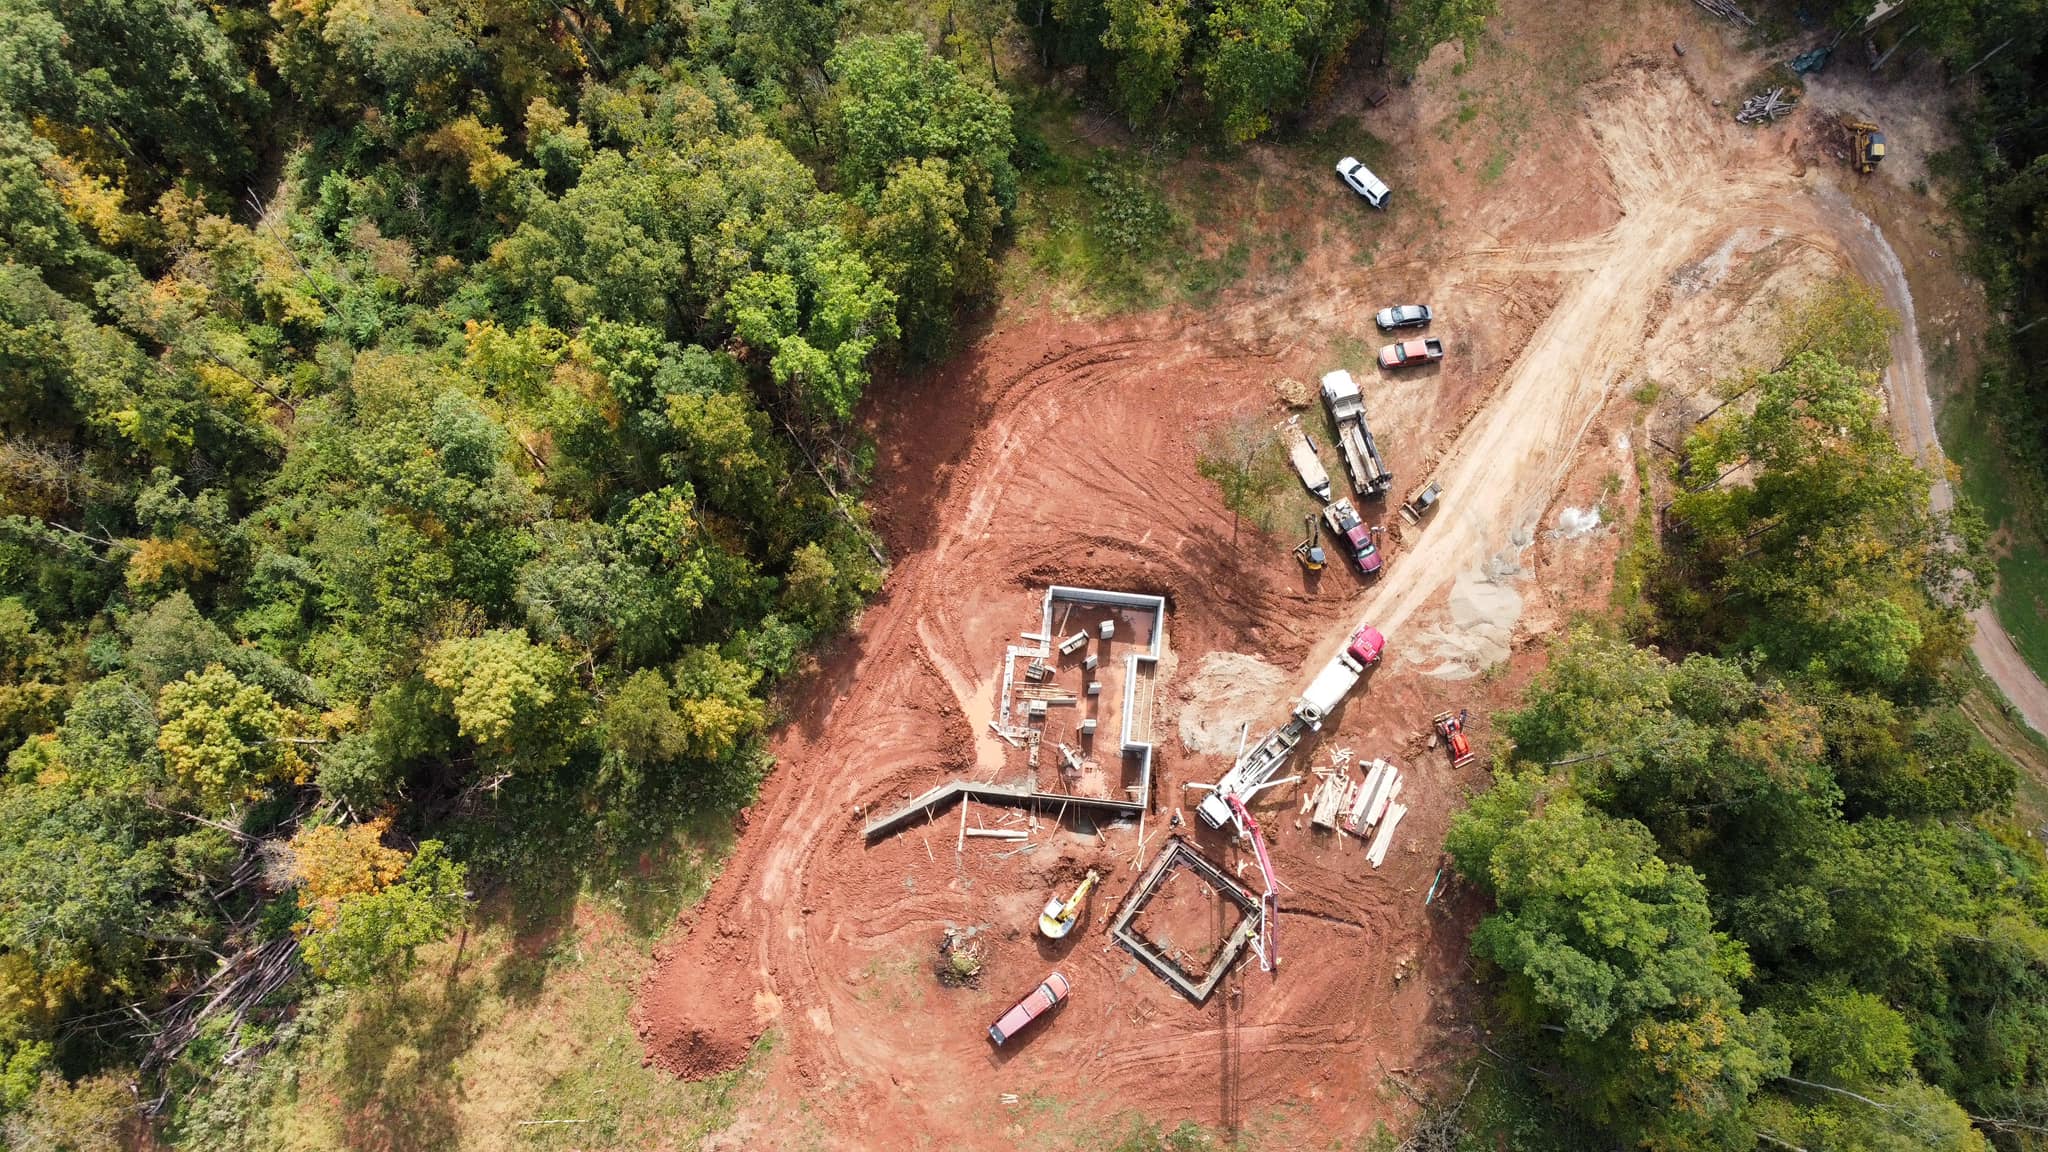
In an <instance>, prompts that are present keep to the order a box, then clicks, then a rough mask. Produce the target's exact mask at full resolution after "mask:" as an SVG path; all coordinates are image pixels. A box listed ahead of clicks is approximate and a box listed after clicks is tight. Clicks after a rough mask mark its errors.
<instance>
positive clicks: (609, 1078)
mask: <svg viewBox="0 0 2048 1152" xmlns="http://www.w3.org/2000/svg"><path fill="white" fill-rule="evenodd" d="M729 841H730V832H729V831H728V830H727V829H726V827H725V826H724V824H723V822H722V821H720V822H712V823H708V824H705V825H700V826H698V827H696V828H692V829H688V830H685V831H683V832H679V833H677V834H676V835H675V836H674V837H673V838H672V840H671V843H670V846H669V848H668V849H667V850H665V851H662V852H658V853H653V854H650V855H649V856H648V857H645V858H643V859H642V860H641V861H640V863H639V866H638V867H637V868H636V869H633V870H632V872H631V874H629V875H626V876H623V877H611V878H608V879H606V880H603V881H593V880H586V881H585V882H584V883H583V884H582V885H580V886H579V887H577V888H576V889H575V890H573V891H565V892H559V893H556V894H552V895H550V896H546V897H543V898H541V899H539V900H538V901H536V900H535V897H534V894H533V893H532V892H526V891H520V892H504V893H498V894H494V895H491V896H488V897H486V898H485V899H484V900H483V901H481V903H480V904H479V906H478V909H477V912H476V914H475V916H474V917H473V920H472V923H471V924H470V926H469V927H468V929H467V930H466V931H465V932H464V933H462V934H461V936H460V937H459V938H457V939H452V940H448V941H445V942H442V943H440V944H437V945H434V946H432V947H430V948H427V949H425V950H423V951H422V953H421V956H420V962H419V964H418V966H417V967H416V968H415V969H414V970H413V971H412V972H411V974H410V975H409V976H408V977H407V978H405V979H402V980H397V981H394V982H392V983H390V984H388V985H383V986H377V987H371V988H365V989H360V990H356V991H352V992H345V993H344V992H329V993H325V994H323V995H321V996H319V997H316V998H315V999H314V1000H312V1001H310V1002H309V1003H308V1004H307V1005H306V1007H305V1009H304V1011H303V1012H302V1013H301V1015H300V1020H299V1022H298V1024H297V1025H296V1026H295V1027H294V1028H293V1029H292V1030H291V1032H292V1033H293V1034H294V1035H293V1036H292V1038H291V1039H289V1041H288V1042H287V1043H284V1044H282V1045H281V1046H280V1047H279V1048H277V1049H275V1050H273V1051H272V1052H271V1054H270V1055H269V1056H268V1057H267V1058H266V1059H265V1060H264V1061H263V1062H262V1064H261V1066H259V1067H258V1068H256V1069H253V1070H251V1071H250V1072H249V1074H248V1075H246V1076H244V1077H238V1078H234V1079H231V1080H229V1081H227V1082H225V1083H223V1084H221V1085H219V1086H218V1087H217V1088H216V1090H215V1091H214V1092H212V1093H210V1094H207V1095H205V1096H204V1097H202V1098H201V1099H199V1100H197V1101H196V1102H195V1103H194V1104H193V1105H192V1106H191V1107H190V1108H189V1109H187V1110H186V1112H185V1113H184V1114H183V1115H181V1117H180V1123H179V1125H178V1128H179V1129H180V1132H179V1134H180V1135H182V1137H183V1138H182V1139H181V1140H180V1141H179V1143H180V1144H182V1145H184V1146H187V1147H194V1148H202V1147H203V1148H209V1149H211V1148H231V1147H241V1148H263V1149H268V1150H277V1152H326V1150H329V1149H337V1150H338V1149H377V1150H384V1152H426V1150H429V1149H433V1150H444V1149H445V1150H460V1149H580V1150H586V1152H598V1150H602V1149H669V1148H675V1149H684V1148H695V1147H696V1146H697V1143H698V1141H699V1140H700V1139H701V1138H702V1137H703V1136H704V1135H706V1134H708V1133H711V1132H714V1131H717V1130H719V1129H720V1128H722V1127H723V1126H724V1125H725V1124H726V1123H727V1122H728V1121H729V1119H730V1117H731V1115H732V1113H733V1111H734V1109H735V1107H736V1106H737V1104H738V1103H739V1102H740V1101H742V1100H744V1099H745V1098H746V1096H747V1095H748V1093H749V1092H750V1091H751V1090H752V1089H753V1087H754V1085H755V1084H756V1083H757V1079H758V1073H757V1072H756V1071H755V1067H756V1065H757V1064H758V1063H759V1057H760V1055H761V1051H757V1052H756V1054H755V1059H754V1060H753V1061H750V1062H749V1064H748V1065H747V1066H745V1067H742V1068H740V1069H738V1070H737V1071H734V1072H732V1073H729V1074H727V1075H725V1076H721V1077H718V1078H716V1079H713V1080H709V1081H705V1082H702V1083H695V1084H685V1083H682V1082H680V1081H678V1080H676V1079H675V1078H674V1077H672V1076H670V1075H668V1074H667V1073H665V1072H662V1071H660V1070H658V1069H653V1068H647V1067H643V1066H642V1065H641V1059H642V1055H643V1049H642V1047H641V1045H640V1041H639V1039H638V1037H636V1036H635V1035H634V1033H633V1028H632V1025H631V1024H630V1023H629V1022H628V1013H629V1012H630V1011H631V1008H632V1005H633V998H634V994H635V991H636V990H637V989H638V987H639V985H640V982H641V981H642V979H643V978H644V977H645V976H646V974H647V972H648V969H649V967H650V965H651V963H652V961H651V959H650V954H651V952H652V949H653V944H654V942H655V941H656V939H657V938H658V937H659V936H660V934H661V933H662V932H663V931H664V930H665V929H666V928H667V927H668V925H669V924H671V923H672V922H673V920H674V917H675V915H676V913H677V912H678V911H680V910H681V909H682V908H683V907H685V906H687V905H689V904H693V903H695V902H696V901H697V900H699V899H701V898H702V897H703V894H704V892H705V891H706V889H707V888H708V887H709V885H710V882H711V879H712V877H713V876H715V875H716V873H717V868H718V864H719V862H720V861H722V860H723V859H724V856H725V852H726V849H727V846H728V844H729ZM771 1042H772V1041H771V1040H764V1041H763V1044H762V1050H765V1049H766V1047H767V1046H768V1045H769V1044H770V1043H771Z"/></svg>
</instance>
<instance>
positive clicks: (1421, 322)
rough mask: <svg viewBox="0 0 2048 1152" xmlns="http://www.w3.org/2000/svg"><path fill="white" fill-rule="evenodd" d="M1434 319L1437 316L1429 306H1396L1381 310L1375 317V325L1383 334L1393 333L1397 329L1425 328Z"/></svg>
mask: <svg viewBox="0 0 2048 1152" xmlns="http://www.w3.org/2000/svg"><path fill="white" fill-rule="evenodd" d="M1432 319H1435V316H1434V314H1433V313H1431V312H1430V310H1429V305H1427V304H1396V305H1394V306H1393V307H1392V308H1382V309H1380V310H1379V314H1378V315H1377V316H1374V317H1373V323H1375V324H1378V325H1379V326H1380V331H1382V332H1392V331H1393V330H1395V329H1396V328H1425V327H1428V325H1429V322H1430V321H1431V320H1432Z"/></svg>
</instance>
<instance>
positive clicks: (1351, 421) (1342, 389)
mask: <svg viewBox="0 0 2048 1152" xmlns="http://www.w3.org/2000/svg"><path fill="white" fill-rule="evenodd" d="M1323 405H1324V406H1325V407H1327V408H1328V409H1329V410H1330V420H1331V422H1333V423H1334V424H1336V426H1337V455H1338V456H1339V457H1341V458H1342V459H1343V461H1344V470H1345V471H1346V472H1348V473H1350V474H1351V486H1352V487H1353V488H1354V489H1356V490H1357V491H1358V495H1359V496H1360V497H1361V498H1368V499H1369V498H1371V497H1374V496H1385V495H1386V494H1387V490H1388V489H1390V488H1392V487H1393V486H1394V474H1393V473H1392V472H1389V471H1387V463H1386V461H1385V460H1382V459H1381V458H1380V446H1379V444H1378V443H1376V442H1375V441H1374V440H1373V438H1372V428H1371V427H1370V426H1369V425H1368V424H1366V422H1365V397H1364V396H1363V395H1362V394H1361V393H1360V392H1359V391H1358V381H1356V380H1353V379H1352V378H1351V373H1349V372H1346V371H1345V370H1344V369H1342V368H1339V369H1337V370H1336V371H1335V372H1331V373H1328V374H1326V375H1325V376H1324V377H1323Z"/></svg>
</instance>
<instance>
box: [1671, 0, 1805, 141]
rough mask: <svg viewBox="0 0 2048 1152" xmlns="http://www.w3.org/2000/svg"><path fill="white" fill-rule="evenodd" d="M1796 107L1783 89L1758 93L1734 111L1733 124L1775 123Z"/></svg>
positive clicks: (1796, 104)
mask: <svg viewBox="0 0 2048 1152" xmlns="http://www.w3.org/2000/svg"><path fill="white" fill-rule="evenodd" d="M1697 2H1698V0H1695V3H1697ZM1796 107H1798V101H1797V100H1791V99H1787V98H1786V96H1785V89H1784V88H1782V87H1779V88H1773V89H1771V90H1770V91H1769V92H1759V93H1757V94H1756V95H1754V96H1751V97H1750V98H1749V99H1747V100H1744V101H1743V102H1742V107H1741V108H1739V109H1737V110H1736V113H1735V122H1736V123H1737V124H1763V123H1766V122H1770V121H1775V120H1777V119H1779V118H1780V117H1784V116H1790V115H1791V114H1792V110H1793V109H1794V108H1796Z"/></svg>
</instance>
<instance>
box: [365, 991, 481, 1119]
mask: <svg viewBox="0 0 2048 1152" xmlns="http://www.w3.org/2000/svg"><path fill="white" fill-rule="evenodd" d="M484 979H486V977H485V976H483V975H482V974H480V973H479V974H472V975H471V976H470V978H468V979H464V978H463V976H462V974H461V972H460V970H459V968H458V969H452V970H451V978H450V979H448V980H431V979H424V980H421V979H416V980H410V981H407V982H405V983H402V984H396V985H391V986H387V987H383V988H378V989H367V990H365V991H364V992H363V993H362V994H360V995H359V996H357V997H356V998H355V1000H354V1008H355V1011H354V1012H353V1013H352V1014H351V1018H350V1021H349V1023H348V1025H347V1031H346V1035H345V1037H344V1039H343V1041H342V1044H341V1050H340V1056H339V1067H338V1068H337V1069H336V1075H335V1078H334V1081H333V1083H334V1088H335V1094H336V1096H337V1097H338V1103H339V1104H340V1105H341V1108H342V1113H343V1117H342V1127H343V1131H344V1143H346V1144H347V1146H348V1147H350V1148H353V1149H363V1150H366V1152H410V1150H412V1149H428V1148H450V1147H453V1146H454V1145H455V1144H456V1142H457V1137H458V1135H459V1122H458V1117H457V1104H458V1102H459V1100H460V1097H461V1093H462V1085H461V1081H460V1079H459V1078H458V1075H457V1072H456V1066H457V1061H458V1060H459V1058H460V1057H461V1056H462V1055H463V1053H465V1052H467V1051H468V1050H469V1047H470V1045H471V1044H473V1043H474V1042H475V1040H476V1037H477V1035H478V1032H479V1027H478V1023H477V1019H476V1013H477V1007H478V1005H479V1003H480V1002H481V1000H482V996H483V989H482V986H481V984H482V981H483V980H484Z"/></svg>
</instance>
